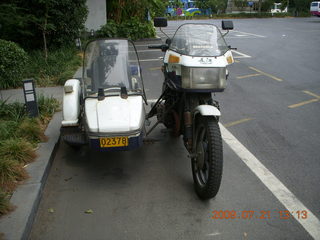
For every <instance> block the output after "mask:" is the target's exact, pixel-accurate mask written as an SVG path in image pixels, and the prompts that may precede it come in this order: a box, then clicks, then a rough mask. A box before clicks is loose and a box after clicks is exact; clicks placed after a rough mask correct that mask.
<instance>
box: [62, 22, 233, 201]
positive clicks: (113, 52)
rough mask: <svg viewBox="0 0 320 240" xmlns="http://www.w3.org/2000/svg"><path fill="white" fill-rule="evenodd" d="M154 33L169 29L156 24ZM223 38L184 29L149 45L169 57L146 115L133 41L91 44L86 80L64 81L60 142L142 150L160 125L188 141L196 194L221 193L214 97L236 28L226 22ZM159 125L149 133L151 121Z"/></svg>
mask: <svg viewBox="0 0 320 240" xmlns="http://www.w3.org/2000/svg"><path fill="white" fill-rule="evenodd" d="M154 25H155V27H160V30H161V27H166V26H167V20H166V19H165V18H155V19H154ZM222 29H223V30H226V31H227V32H226V33H224V34H222V33H221V31H220V30H219V28H218V27H217V26H215V25H213V24H207V23H204V24H199V23H192V24H183V25H181V26H180V27H179V28H178V29H177V31H176V33H175V34H174V36H173V38H172V39H170V38H168V39H167V41H166V43H165V44H161V45H154V46H149V48H153V49H160V50H162V51H163V52H164V53H165V55H164V59H163V67H162V71H163V73H164V82H163V88H162V93H161V95H160V97H159V99H158V100H157V101H156V102H155V104H153V106H152V107H151V110H150V112H148V114H146V112H145V104H147V98H146V95H145V91H144V87H143V80H142V75H141V68H140V64H139V58H138V55H137V51H136V48H135V46H134V44H133V42H131V41H129V40H126V39H98V40H93V41H90V42H89V43H88V44H87V46H86V48H85V52H84V61H83V76H82V78H81V79H70V80H67V81H66V83H65V85H64V95H63V121H62V126H61V137H62V139H63V140H64V141H65V142H66V143H68V144H69V145H71V146H74V147H78V146H81V145H84V144H89V146H90V147H91V148H94V149H98V150H100V151H119V150H120V151H122V150H131V149H135V148H137V147H140V146H141V145H142V144H143V139H144V137H145V136H148V135H149V134H150V133H151V132H152V130H153V129H154V128H155V127H156V126H157V125H158V124H159V123H162V124H164V125H165V127H167V128H168V129H170V130H171V132H172V135H173V136H174V137H179V136H180V135H182V136H183V138H182V139H183V143H184V145H185V147H186V149H187V151H188V152H189V157H190V158H191V165H192V175H193V180H194V186H195V191H196V193H197V195H198V196H199V198H201V199H210V198H213V197H214V196H216V194H217V193H218V190H219V187H220V183H221V177H222V169H223V149H222V139H221V133H220V128H219V118H220V116H221V112H220V107H219V103H218V102H217V101H215V100H214V99H213V98H212V93H214V92H222V91H224V89H225V87H226V84H227V82H226V80H227V77H228V70H227V68H226V67H227V66H228V65H229V64H232V63H233V62H234V59H233V56H232V52H231V47H230V46H228V45H227V44H226V42H225V40H224V36H225V35H226V34H227V33H228V32H229V30H231V29H233V23H232V22H231V21H222ZM155 116H156V118H157V121H156V123H155V124H154V125H153V126H152V127H150V128H149V130H148V132H147V131H146V127H145V123H149V122H150V121H149V119H150V118H152V117H155Z"/></svg>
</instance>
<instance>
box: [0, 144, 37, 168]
mask: <svg viewBox="0 0 320 240" xmlns="http://www.w3.org/2000/svg"><path fill="white" fill-rule="evenodd" d="M0 158H1V159H9V160H12V161H17V162H19V163H24V164H25V163H29V162H31V161H32V160H33V159H34V158H35V153H34V149H33V146H32V144H31V143H30V142H28V141H26V140H25V139H22V138H9V139H6V140H3V141H1V143H0Z"/></svg>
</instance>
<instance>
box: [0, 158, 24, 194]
mask: <svg viewBox="0 0 320 240" xmlns="http://www.w3.org/2000/svg"><path fill="white" fill-rule="evenodd" d="M25 178H26V172H25V170H24V169H23V168H21V164H20V163H18V162H17V161H14V160H11V159H6V158H0V188H1V189H3V190H4V191H6V192H7V191H11V190H13V189H14V187H15V186H16V185H17V181H21V180H23V179H25Z"/></svg>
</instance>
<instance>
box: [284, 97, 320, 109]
mask: <svg viewBox="0 0 320 240" xmlns="http://www.w3.org/2000/svg"><path fill="white" fill-rule="evenodd" d="M319 100H320V99H311V100H309V101H304V102H301V103H297V104H293V105H290V106H288V108H296V107H301V106H303V105H306V104H309V103H313V102H318V101H319Z"/></svg>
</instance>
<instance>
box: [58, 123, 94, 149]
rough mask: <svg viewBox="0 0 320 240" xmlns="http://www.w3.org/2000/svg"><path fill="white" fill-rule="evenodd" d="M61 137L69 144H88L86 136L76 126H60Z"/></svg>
mask: <svg viewBox="0 0 320 240" xmlns="http://www.w3.org/2000/svg"><path fill="white" fill-rule="evenodd" d="M60 134H61V139H62V140H63V141H64V142H66V143H67V144H69V145H71V146H82V145H86V144H88V140H87V137H86V135H85V133H84V132H82V131H81V129H79V127H78V126H76V127H61V128H60Z"/></svg>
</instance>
